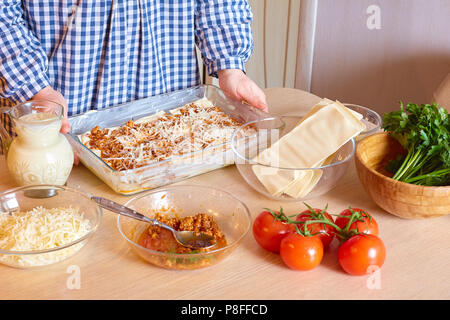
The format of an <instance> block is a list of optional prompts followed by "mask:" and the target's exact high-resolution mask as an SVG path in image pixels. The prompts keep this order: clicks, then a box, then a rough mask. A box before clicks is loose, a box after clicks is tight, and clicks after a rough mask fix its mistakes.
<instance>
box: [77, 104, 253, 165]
mask: <svg viewBox="0 0 450 320" xmlns="http://www.w3.org/2000/svg"><path fill="white" fill-rule="evenodd" d="M240 125H241V123H239V122H238V121H236V120H234V119H233V118H231V117H229V116H228V115H227V114H225V113H224V112H223V111H222V110H221V109H220V108H219V107H216V106H213V105H212V104H210V103H205V102H203V103H191V104H187V105H185V106H183V107H180V108H177V109H174V110H170V112H169V113H165V112H162V113H158V114H156V115H154V116H151V117H149V118H148V119H146V120H144V119H143V120H137V121H134V122H133V121H131V120H130V121H128V122H127V123H126V124H125V125H123V126H121V127H118V128H105V129H101V128H99V127H98V126H97V127H95V128H93V129H92V130H91V131H90V132H87V133H85V134H83V135H81V136H80V140H81V141H82V143H83V144H84V145H85V146H87V147H88V148H90V149H91V150H93V151H94V152H95V153H96V154H100V157H101V158H102V159H103V160H104V161H105V162H106V163H107V164H108V165H110V166H111V167H112V168H113V169H115V170H119V171H123V170H128V169H135V168H139V167H142V166H145V165H148V164H150V163H154V162H158V161H163V160H166V159H169V158H171V157H173V156H177V155H183V154H187V153H191V152H195V151H199V150H203V149H205V148H207V147H208V146H211V145H217V144H221V143H225V142H228V141H229V139H230V138H231V135H232V134H233V132H234V130H236V129H237V128H238V127H239V126H240ZM249 131H251V132H248V134H252V133H254V132H255V131H253V129H252V130H249Z"/></svg>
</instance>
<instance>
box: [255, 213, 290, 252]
mask: <svg viewBox="0 0 450 320" xmlns="http://www.w3.org/2000/svg"><path fill="white" fill-rule="evenodd" d="M275 213H276V214H278V212H275ZM293 230H294V229H293V226H292V225H290V224H288V223H285V222H283V221H280V220H276V219H275V218H274V216H273V215H272V213H270V212H269V211H263V212H261V213H260V214H259V215H258V216H257V217H256V219H255V221H254V222H253V236H254V237H255V240H256V242H258V244H259V245H260V246H261V247H263V248H264V249H266V250H268V251H271V252H276V253H278V252H280V243H281V240H282V239H283V238H284V237H285V236H286V235H287V234H288V233H290V232H291V231H293Z"/></svg>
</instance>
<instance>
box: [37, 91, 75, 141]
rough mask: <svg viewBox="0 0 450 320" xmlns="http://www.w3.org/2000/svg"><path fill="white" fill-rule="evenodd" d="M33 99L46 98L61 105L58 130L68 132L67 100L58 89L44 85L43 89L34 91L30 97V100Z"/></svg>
mask: <svg viewBox="0 0 450 320" xmlns="http://www.w3.org/2000/svg"><path fill="white" fill-rule="evenodd" d="M33 100H44V101H45V100H47V101H52V102H55V103H57V104H59V105H62V106H63V107H64V117H63V121H62V125H61V130H60V131H61V132H62V133H68V132H69V131H70V123H69V120H68V118H67V113H68V110H67V108H68V105H67V101H66V99H65V98H64V96H63V95H62V94H61V93H60V92H58V91H56V90H54V89H53V88H52V87H50V86H48V87H45V88H44V89H42V90H41V91H39V92H38V93H36V94H35V95H34V96H33V97H32V98H31V101H33Z"/></svg>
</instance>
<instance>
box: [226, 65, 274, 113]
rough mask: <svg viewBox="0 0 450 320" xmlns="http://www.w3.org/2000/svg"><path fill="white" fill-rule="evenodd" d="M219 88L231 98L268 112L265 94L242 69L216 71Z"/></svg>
mask: <svg viewBox="0 0 450 320" xmlns="http://www.w3.org/2000/svg"><path fill="white" fill-rule="evenodd" d="M218 75H219V85H220V88H221V89H222V90H223V91H224V92H225V93H226V94H227V95H228V96H230V97H231V98H232V99H235V100H238V101H242V100H244V101H245V102H247V103H248V104H250V105H252V106H254V107H256V108H258V109H261V110H263V111H265V112H268V111H269V110H268V106H267V100H266V95H265V94H264V92H263V91H262V90H261V88H259V87H258V85H257V84H256V83H255V82H253V81H252V80H251V79H250V78H249V77H247V75H246V74H245V73H244V72H242V70H237V69H229V70H221V71H219V72H218Z"/></svg>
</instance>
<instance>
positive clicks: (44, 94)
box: [30, 86, 79, 165]
mask: <svg viewBox="0 0 450 320" xmlns="http://www.w3.org/2000/svg"><path fill="white" fill-rule="evenodd" d="M33 100H47V101H53V102H56V103H58V104H60V105H62V106H63V107H64V117H63V121H62V125H61V130H60V131H61V132H62V133H68V132H69V131H70V123H69V118H68V116H67V108H68V104H67V101H66V99H65V98H64V96H63V95H62V94H61V93H60V92H58V91H56V90H54V89H53V88H52V87H50V86H49V87H45V88H44V89H42V90H41V91H39V92H38V93H36V94H35V95H34V96H33V97H32V98H31V99H30V101H33ZM73 163H74V164H75V165H78V163H79V160H78V157H77V155H76V154H75V153H74V154H73Z"/></svg>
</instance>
